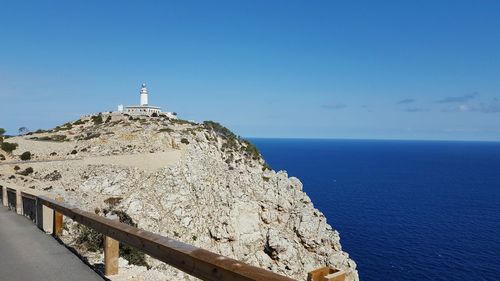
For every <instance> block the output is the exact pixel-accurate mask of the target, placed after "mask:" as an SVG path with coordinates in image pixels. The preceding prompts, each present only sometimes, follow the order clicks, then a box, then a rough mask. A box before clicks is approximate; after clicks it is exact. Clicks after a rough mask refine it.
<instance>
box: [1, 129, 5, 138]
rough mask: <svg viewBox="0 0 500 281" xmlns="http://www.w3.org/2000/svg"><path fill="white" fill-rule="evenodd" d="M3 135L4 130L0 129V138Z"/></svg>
mask: <svg viewBox="0 0 500 281" xmlns="http://www.w3.org/2000/svg"><path fill="white" fill-rule="evenodd" d="M3 134H5V129H4V128H0V136H1V135H3Z"/></svg>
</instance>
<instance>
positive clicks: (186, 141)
mask: <svg viewBox="0 0 500 281" xmlns="http://www.w3.org/2000/svg"><path fill="white" fill-rule="evenodd" d="M181 143H183V144H189V141H188V140H187V139H186V138H182V139H181Z"/></svg>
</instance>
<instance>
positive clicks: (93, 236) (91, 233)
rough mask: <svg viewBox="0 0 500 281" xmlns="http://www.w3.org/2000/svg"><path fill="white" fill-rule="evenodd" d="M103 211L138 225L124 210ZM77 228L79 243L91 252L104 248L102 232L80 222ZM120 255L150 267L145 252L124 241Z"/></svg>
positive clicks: (123, 221)
mask: <svg viewBox="0 0 500 281" xmlns="http://www.w3.org/2000/svg"><path fill="white" fill-rule="evenodd" d="M108 199H109V198H108ZM99 212H100V211H99ZM103 213H104V215H106V214H108V213H110V214H113V215H117V216H118V218H119V219H120V222H122V223H125V224H128V225H130V226H133V227H137V224H136V223H135V222H134V221H133V220H132V218H131V217H130V216H129V215H128V214H127V213H125V212H124V211H121V210H113V207H110V209H103ZM76 230H77V233H78V234H77V238H76V243H77V244H79V245H80V246H83V247H84V248H85V249H87V250H88V251H90V252H98V251H101V250H102V247H103V245H104V236H103V235H102V234H101V233H99V232H97V231H95V230H93V229H91V228H89V227H87V226H84V225H80V224H78V225H77V226H76ZM120 257H122V258H124V259H126V260H127V261H128V262H129V263H130V264H134V265H139V266H146V267H148V268H149V267H150V266H149V265H148V263H147V262H146V256H145V254H144V253H142V252H140V251H138V250H136V249H135V248H133V247H130V246H128V245H125V244H123V243H120Z"/></svg>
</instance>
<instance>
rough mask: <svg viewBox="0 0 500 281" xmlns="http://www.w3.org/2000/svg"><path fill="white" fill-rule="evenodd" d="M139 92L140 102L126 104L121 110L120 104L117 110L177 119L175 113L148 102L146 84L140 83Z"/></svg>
mask: <svg viewBox="0 0 500 281" xmlns="http://www.w3.org/2000/svg"><path fill="white" fill-rule="evenodd" d="M139 94H140V96H141V103H140V104H139V105H129V106H126V107H125V110H123V106H121V107H118V112H120V113H124V114H128V115H135V116H138V115H139V116H155V117H158V116H159V115H160V114H161V115H164V116H166V117H168V118H171V119H177V116H176V114H173V113H172V112H162V111H161V108H159V107H157V106H151V105H149V104H148V89H146V84H142V86H141V91H140V92H139Z"/></svg>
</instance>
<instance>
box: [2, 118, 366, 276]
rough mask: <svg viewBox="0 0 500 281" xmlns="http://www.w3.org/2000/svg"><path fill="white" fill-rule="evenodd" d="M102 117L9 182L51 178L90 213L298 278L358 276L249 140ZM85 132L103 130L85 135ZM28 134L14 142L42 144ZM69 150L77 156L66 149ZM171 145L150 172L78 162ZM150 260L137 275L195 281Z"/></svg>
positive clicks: (40, 183) (177, 124)
mask: <svg viewBox="0 0 500 281" xmlns="http://www.w3.org/2000/svg"><path fill="white" fill-rule="evenodd" d="M104 119H106V118H104ZM141 120H143V121H141ZM108 121H109V123H103V124H94V125H92V124H88V123H89V122H90V121H89V122H87V123H86V122H79V123H83V124H81V125H79V126H72V129H71V130H69V132H68V131H66V132H67V136H68V137H67V139H69V142H64V143H62V145H61V148H60V149H61V151H56V150H58V148H57V147H56V146H55V145H53V143H51V146H50V150H54V151H44V149H43V148H42V147H37V148H32V149H31V150H33V151H36V153H35V155H36V156H37V157H38V160H44V159H54V158H55V157H58V156H60V155H66V156H64V159H65V160H67V161H60V162H47V163H37V164H33V165H32V166H33V168H34V170H35V173H34V174H33V176H32V177H30V178H29V179H23V180H20V179H15V180H18V181H19V182H23V181H24V180H27V181H25V182H24V184H28V185H33V186H36V187H35V188H40V189H41V188H44V187H45V188H46V186H48V185H50V186H51V187H53V192H55V193H58V194H60V195H62V196H63V197H64V198H66V199H67V200H68V201H70V202H69V203H72V204H74V205H77V206H80V207H81V208H84V209H87V210H96V212H97V211H98V210H101V209H104V208H109V207H110V205H113V206H112V207H113V208H114V209H119V210H122V211H124V212H125V213H127V214H128V215H129V216H130V217H131V218H132V219H133V220H134V221H135V222H136V223H137V224H138V227H140V228H143V229H146V230H149V231H152V232H156V233H160V234H162V235H166V236H169V237H171V238H174V239H178V240H180V241H183V242H186V243H190V244H193V245H195V246H198V247H202V248H205V249H208V250H211V251H214V252H217V253H220V254H223V255H226V256H229V257H232V258H236V259H239V260H242V261H244V262H247V263H249V264H252V265H256V266H259V267H263V268H267V269H270V270H272V271H274V272H277V273H280V274H283V275H286V276H290V277H293V278H296V279H298V280H305V278H306V275H307V272H308V271H311V270H314V269H316V268H319V267H322V266H325V265H328V266H331V267H334V268H338V269H343V270H345V271H346V272H347V273H348V276H347V277H348V278H347V280H358V276H357V271H356V264H355V263H354V262H353V261H352V260H351V259H350V258H349V256H348V254H347V253H346V252H343V251H342V247H341V244H340V238H339V233H338V232H337V231H336V230H334V229H333V228H332V227H331V226H330V225H329V224H328V223H327V221H326V218H325V216H324V215H323V214H322V213H321V212H320V211H319V210H317V209H315V208H314V206H313V203H312V202H311V200H310V198H309V197H308V196H307V194H306V193H304V192H303V191H302V183H301V182H300V181H299V180H298V179H297V178H294V177H288V175H287V173H286V172H284V171H279V172H275V171H272V170H270V169H268V168H267V166H266V164H265V162H264V160H263V159H262V158H261V157H260V154H259V153H258V151H257V150H256V149H255V148H254V147H253V146H252V145H251V144H250V143H248V142H246V141H244V140H242V139H239V138H238V137H236V136H235V135H234V134H232V133H231V132H229V131H228V130H227V129H225V128H223V127H220V125H218V124H216V123H205V124H194V123H189V122H182V121H172V120H168V119H161V118H143V119H139V120H134V119H132V120H130V119H129V118H127V117H119V116H118V117H117V116H114V117H112V118H110V119H108ZM110 132H112V133H110ZM58 133H59V134H60V132H58ZM48 134H50V133H48ZM89 134H90V135H99V136H98V137H95V138H91V139H87V140H86V139H84V137H83V138H82V137H81V136H87V135H89ZM28 138H29V136H27V137H24V139H20V138H19V139H18V142H19V144H20V147H22V149H19V150H20V151H24V150H28V149H30V147H33V146H43V145H44V144H43V142H40V141H33V140H29V139H28ZM75 147H76V149H77V150H78V153H77V154H76V156H75V155H72V154H71V153H69V154H68V152H67V150H69V149H70V148H71V149H75ZM172 149H174V150H180V151H181V152H182V153H180V156H179V159H176V161H174V162H173V164H170V165H167V166H161V167H158V168H157V169H154V170H144V169H141V165H140V164H138V165H137V166H136V167H133V166H130V165H120V164H123V163H114V164H113V165H110V164H98V163H95V164H88V163H87V164H86V163H85V162H82V161H83V160H82V161H79V160H78V159H75V158H76V157H79V158H87V157H92V156H97V155H98V156H105V155H117V154H136V155H137V154H150V153H157V152H161V151H165V150H172ZM52 152H55V153H56V154H57V156H54V154H53V153H52ZM51 154H52V155H51ZM68 159H73V160H71V161H70V160H68ZM2 174H4V175H6V174H7V173H2ZM11 180H12V179H11ZM110 198H111V199H110ZM69 234H71V230H70V231H69ZM148 263H149V264H150V265H151V266H152V268H151V270H153V271H155V272H156V273H154V274H153V273H152V272H151V270H149V271H147V270H144V272H143V274H142V275H140V274H138V275H137V276H142V278H143V279H144V278H145V277H144V276H146V274H147V276H153V275H154V276H156V275H158V276H162V278H163V277H165V276H166V277H167V278H168V279H170V280H191V279H193V280H194V278H192V277H189V276H187V275H186V274H184V273H182V272H179V271H178V270H176V269H173V268H171V267H169V266H166V265H165V264H163V263H161V262H158V261H155V260H153V259H149V260H148ZM146 272H149V273H146ZM144 280H146V279H144Z"/></svg>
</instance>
